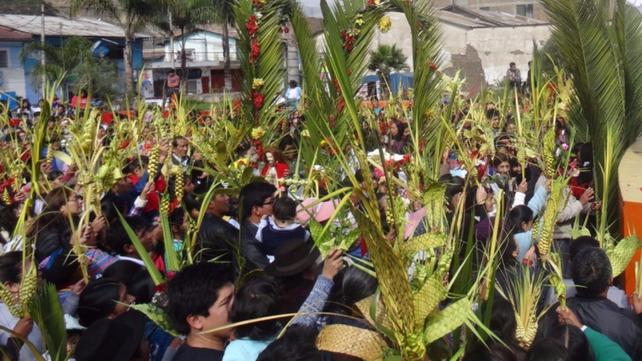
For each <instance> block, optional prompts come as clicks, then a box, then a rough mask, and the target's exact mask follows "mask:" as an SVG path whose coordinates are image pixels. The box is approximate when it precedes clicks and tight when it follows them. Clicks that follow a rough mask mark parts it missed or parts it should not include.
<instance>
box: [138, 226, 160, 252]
mask: <svg viewBox="0 0 642 361" xmlns="http://www.w3.org/2000/svg"><path fill="white" fill-rule="evenodd" d="M159 226H160V225H159ZM154 233H155V232H154V229H152V230H147V229H143V230H141V231H138V232H136V236H137V237H138V239H139V240H140V243H141V244H142V245H143V247H145V250H146V251H147V252H151V251H153V250H154Z"/></svg>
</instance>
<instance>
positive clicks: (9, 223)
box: [0, 202, 22, 244]
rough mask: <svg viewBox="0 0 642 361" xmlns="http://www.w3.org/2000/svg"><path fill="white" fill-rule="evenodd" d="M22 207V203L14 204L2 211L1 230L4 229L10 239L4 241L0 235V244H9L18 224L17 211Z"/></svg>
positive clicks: (0, 213)
mask: <svg viewBox="0 0 642 361" xmlns="http://www.w3.org/2000/svg"><path fill="white" fill-rule="evenodd" d="M21 205H22V204H21V203H18V202H14V203H11V204H10V205H7V206H5V207H4V208H2V209H1V210H0V230H2V229H4V230H5V231H6V232H7V233H8V234H9V239H4V237H3V236H2V235H0V242H2V244H7V243H8V242H9V241H10V240H11V237H12V236H13V232H14V230H15V229H16V225H17V224H18V216H17V215H16V210H17V209H18V208H19V207H20V206H21Z"/></svg>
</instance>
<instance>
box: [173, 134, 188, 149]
mask: <svg viewBox="0 0 642 361" xmlns="http://www.w3.org/2000/svg"><path fill="white" fill-rule="evenodd" d="M179 140H184V141H187V138H185V137H183V136H182V135H177V136H175V137H174V139H172V147H178V141H179Z"/></svg>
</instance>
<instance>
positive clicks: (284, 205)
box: [272, 196, 296, 221]
mask: <svg viewBox="0 0 642 361" xmlns="http://www.w3.org/2000/svg"><path fill="white" fill-rule="evenodd" d="M273 207H274V208H273V212H272V215H273V216H274V218H275V219H278V220H279V221H293V220H294V218H295V217H296V202H295V201H294V199H292V198H290V197H288V196H281V197H279V198H277V199H276V200H275V201H274V206H273Z"/></svg>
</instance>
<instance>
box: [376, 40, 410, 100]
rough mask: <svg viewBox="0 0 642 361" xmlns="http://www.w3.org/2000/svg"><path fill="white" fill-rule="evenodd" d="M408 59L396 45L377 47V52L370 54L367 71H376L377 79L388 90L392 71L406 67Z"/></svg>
mask: <svg viewBox="0 0 642 361" xmlns="http://www.w3.org/2000/svg"><path fill="white" fill-rule="evenodd" d="M407 61H408V57H407V56H405V55H404V53H403V51H402V50H401V49H399V48H397V46H396V45H392V46H390V45H379V47H377V50H373V51H371V52H370V64H369V65H368V69H369V70H372V71H376V72H377V75H378V76H379V79H380V80H381V81H383V82H385V83H386V87H387V88H388V90H390V89H389V88H390V74H392V71H393V70H394V71H397V72H399V71H401V70H403V69H406V68H407V67H408V64H407V63H406V62H407Z"/></svg>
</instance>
